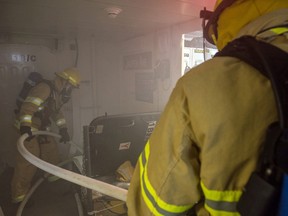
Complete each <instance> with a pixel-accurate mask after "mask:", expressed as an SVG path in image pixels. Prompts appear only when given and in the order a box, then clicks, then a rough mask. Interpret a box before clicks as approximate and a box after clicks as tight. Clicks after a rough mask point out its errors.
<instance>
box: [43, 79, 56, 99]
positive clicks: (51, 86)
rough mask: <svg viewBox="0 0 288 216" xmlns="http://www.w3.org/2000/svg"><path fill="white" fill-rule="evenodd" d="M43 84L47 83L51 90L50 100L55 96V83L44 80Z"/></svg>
mask: <svg viewBox="0 0 288 216" xmlns="http://www.w3.org/2000/svg"><path fill="white" fill-rule="evenodd" d="M41 82H44V83H46V84H47V85H48V86H49V88H50V95H49V98H52V97H53V95H54V85H53V83H52V82H51V81H50V80H47V79H43V80H42V81H41Z"/></svg>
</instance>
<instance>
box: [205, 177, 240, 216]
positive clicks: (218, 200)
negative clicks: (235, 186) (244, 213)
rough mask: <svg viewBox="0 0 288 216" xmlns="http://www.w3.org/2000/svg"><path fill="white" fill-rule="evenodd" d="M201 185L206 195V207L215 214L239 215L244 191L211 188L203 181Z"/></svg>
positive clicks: (216, 215) (220, 215)
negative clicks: (239, 202) (240, 201)
mask: <svg viewBox="0 0 288 216" xmlns="http://www.w3.org/2000/svg"><path fill="white" fill-rule="evenodd" d="M201 187H202V190H203V193H204V196H205V208H206V209H207V210H208V211H209V212H210V213H211V215H215V216H239V215H240V214H239V213H238V212H237V210H236V205H237V202H238V201H239V199H240V196H241V195H242V191H238V190H237V191H236V190H235V191H231V190H230V191H216V190H209V189H208V188H207V187H206V186H205V185H204V184H203V182H201Z"/></svg>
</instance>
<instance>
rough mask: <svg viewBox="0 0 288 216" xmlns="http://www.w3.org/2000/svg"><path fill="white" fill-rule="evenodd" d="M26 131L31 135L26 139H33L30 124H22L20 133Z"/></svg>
mask: <svg viewBox="0 0 288 216" xmlns="http://www.w3.org/2000/svg"><path fill="white" fill-rule="evenodd" d="M25 133H27V134H28V135H29V137H28V138H27V139H26V141H30V140H31V139H33V137H34V136H32V130H31V127H29V126H21V127H20V134H21V135H23V134H25Z"/></svg>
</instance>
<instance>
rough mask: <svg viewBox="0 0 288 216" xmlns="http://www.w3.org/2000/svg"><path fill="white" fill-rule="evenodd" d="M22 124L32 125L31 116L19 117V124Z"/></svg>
mask: <svg viewBox="0 0 288 216" xmlns="http://www.w3.org/2000/svg"><path fill="white" fill-rule="evenodd" d="M23 122H27V123H32V116H31V115H23V116H20V124H21V123H23Z"/></svg>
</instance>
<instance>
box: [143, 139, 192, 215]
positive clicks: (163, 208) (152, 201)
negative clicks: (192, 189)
mask: <svg viewBox="0 0 288 216" xmlns="http://www.w3.org/2000/svg"><path fill="white" fill-rule="evenodd" d="M149 155H150V144H149V141H148V142H147V144H146V146H145V149H144V152H143V153H142V154H141V156H140V157H139V165H140V184H141V193H142V197H143V199H144V201H145V203H146V205H147V206H148V208H149V209H150V211H151V212H152V213H153V214H154V215H156V216H162V215H163V216H164V215H165V216H176V215H181V214H183V213H184V212H186V211H188V210H189V209H190V208H191V207H192V206H193V205H184V206H177V205H171V204H168V203H166V202H165V201H163V200H161V198H160V197H158V196H157V193H156V191H155V189H154V188H153V186H152V185H151V183H150V181H149V179H148V175H147V161H148V158H149Z"/></svg>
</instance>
